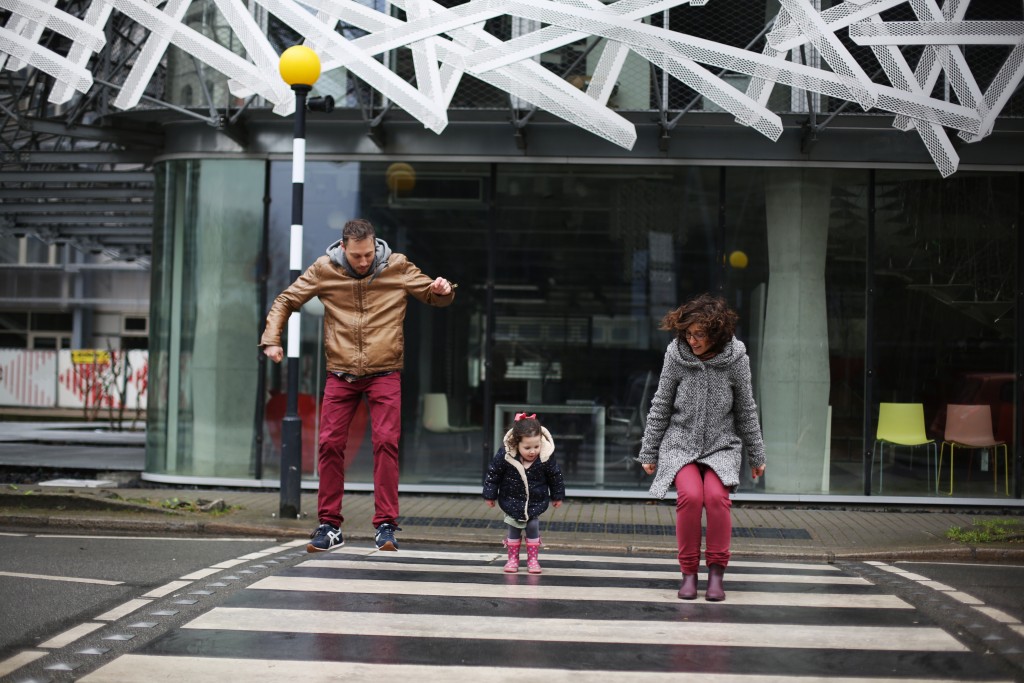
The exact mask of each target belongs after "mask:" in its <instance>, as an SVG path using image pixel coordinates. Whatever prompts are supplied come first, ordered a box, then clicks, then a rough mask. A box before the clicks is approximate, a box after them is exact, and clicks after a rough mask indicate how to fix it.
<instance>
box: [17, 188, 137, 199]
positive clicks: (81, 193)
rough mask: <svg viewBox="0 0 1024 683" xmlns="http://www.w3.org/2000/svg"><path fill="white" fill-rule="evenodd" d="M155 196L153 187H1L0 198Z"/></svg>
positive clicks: (123, 197) (122, 197)
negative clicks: (13, 188) (14, 188)
mask: <svg viewBox="0 0 1024 683" xmlns="http://www.w3.org/2000/svg"><path fill="white" fill-rule="evenodd" d="M134 197H143V198H146V199H149V200H152V198H153V188H151V187H143V188H130V187H128V188H125V187H33V188H23V189H18V190H3V189H0V199H5V200H9V199H62V200H63V199H132V198H134Z"/></svg>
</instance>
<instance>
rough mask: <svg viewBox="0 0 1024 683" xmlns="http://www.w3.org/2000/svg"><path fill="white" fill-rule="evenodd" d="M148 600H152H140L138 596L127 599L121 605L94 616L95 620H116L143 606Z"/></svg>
mask: <svg viewBox="0 0 1024 683" xmlns="http://www.w3.org/2000/svg"><path fill="white" fill-rule="evenodd" d="M150 602H152V600H141V599H138V598H136V599H135V600H129V601H128V602H126V603H124V604H123V605H120V606H118V607H115V608H114V609H112V610H110V611H109V612H105V613H103V614H101V615H99V616H98V617H96V621H117V620H118V619H120V618H121V617H123V616H125V615H126V614H131V613H132V612H134V611H135V610H137V609H139V608H140V607H145V606H146V605H148V604H149V603H150Z"/></svg>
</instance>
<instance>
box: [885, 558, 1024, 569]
mask: <svg viewBox="0 0 1024 683" xmlns="http://www.w3.org/2000/svg"><path fill="white" fill-rule="evenodd" d="M867 564H871V563H870V562H869V563H867ZM897 564H936V565H941V566H943V567H970V568H971V569H1024V564H993V565H986V564H976V563H974V562H929V561H927V560H899V561H898V562H897Z"/></svg>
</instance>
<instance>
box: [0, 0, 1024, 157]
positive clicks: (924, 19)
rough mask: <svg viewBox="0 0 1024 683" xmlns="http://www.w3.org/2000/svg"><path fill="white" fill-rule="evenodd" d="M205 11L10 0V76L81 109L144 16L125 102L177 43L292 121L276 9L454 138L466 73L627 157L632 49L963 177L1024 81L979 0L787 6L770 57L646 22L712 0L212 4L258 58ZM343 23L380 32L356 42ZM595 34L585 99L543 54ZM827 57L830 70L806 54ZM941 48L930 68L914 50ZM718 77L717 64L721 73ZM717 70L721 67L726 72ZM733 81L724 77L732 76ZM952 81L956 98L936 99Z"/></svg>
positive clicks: (1023, 43)
mask: <svg viewBox="0 0 1024 683" xmlns="http://www.w3.org/2000/svg"><path fill="white" fill-rule="evenodd" d="M192 1H193V0H152V1H147V0H93V2H92V3H91V5H90V6H89V8H88V10H87V11H86V12H85V14H84V16H82V17H81V18H78V17H75V16H71V15H69V14H68V13H66V12H64V11H62V10H61V9H59V8H58V7H57V2H56V0H0V8H3V9H5V10H8V11H9V12H10V16H9V19H8V21H7V24H6V26H4V27H2V28H0V67H3V68H6V69H12V70H18V69H22V68H25V67H34V68H36V69H39V70H41V71H43V72H45V73H47V74H49V75H50V76H52V77H53V78H54V79H55V81H56V85H55V87H54V88H53V89H52V91H51V92H50V94H49V100H50V101H51V102H53V103H63V102H66V101H68V100H69V99H70V98H71V97H72V96H73V94H74V92H75V91H78V92H83V93H84V92H87V91H88V90H89V88H90V87H92V84H93V76H92V74H91V73H90V71H89V70H88V68H87V67H88V63H89V59H90V57H91V55H92V54H93V53H96V52H97V51H99V50H100V49H102V47H103V46H104V44H105V37H104V26H105V24H106V23H107V21H108V20H109V18H110V15H111V12H112V11H113V10H117V11H118V12H120V13H122V14H124V15H126V16H128V17H130V18H131V19H132V20H134V21H135V22H137V23H138V24H140V25H142V26H143V27H144V28H145V29H147V30H148V31H149V36H148V38H147V39H146V41H145V43H144V45H143V47H142V50H141V52H140V54H139V56H138V58H137V59H136V60H135V62H134V64H133V66H132V68H131V71H130V73H129V75H128V77H127V79H126V80H125V82H124V84H123V86H122V88H121V91H120V93H119V95H118V97H117V99H116V101H115V105H116V106H117V107H119V108H122V109H131V108H133V107H135V106H136V105H137V104H138V102H139V100H140V98H141V97H142V94H143V91H144V89H145V87H146V85H147V84H148V83H149V81H150V79H151V78H152V77H153V74H154V72H155V70H156V68H157V65H158V63H159V62H160V60H161V59H162V57H163V55H164V52H165V51H166V50H167V48H168V46H169V45H172V44H173V45H175V46H177V47H179V48H181V49H182V50H184V51H186V52H187V53H188V54H190V55H193V56H194V57H195V58H197V59H199V60H201V61H202V62H203V63H205V64H207V65H209V66H210V67H212V68H214V69H216V70H218V71H220V72H221V73H223V74H224V75H226V76H227V77H228V79H229V88H230V90H231V92H232V94H234V95H236V96H239V97H246V96H249V95H258V96H260V97H263V98H265V99H266V100H267V101H268V102H269V103H270V104H271V105H272V106H273V107H274V111H276V112H277V113H278V114H282V115H287V114H290V113H291V111H292V109H293V107H294V99H293V98H292V96H291V91H290V90H289V89H288V88H287V86H285V85H284V83H283V82H282V81H281V79H280V77H279V76H278V74H277V69H276V64H277V59H278V55H277V53H276V52H275V50H274V49H273V47H272V46H271V44H270V43H269V41H268V40H267V37H266V36H265V35H264V33H263V31H262V30H261V29H260V27H259V25H258V24H257V22H256V21H255V20H254V18H253V13H252V5H253V4H256V5H259V6H261V7H262V8H263V9H265V10H266V11H267V12H269V13H271V14H273V15H274V16H276V17H277V18H278V19H280V20H281V21H282V22H284V23H285V24H287V25H288V26H290V27H291V28H292V29H294V30H295V31H297V32H298V33H299V34H301V35H302V36H304V37H305V40H306V42H307V44H309V45H310V46H311V47H313V48H314V49H315V50H317V51H318V53H319V54H320V56H321V59H322V63H323V70H324V72H327V71H330V70H332V69H338V68H345V69H348V70H349V71H351V72H352V73H354V74H355V75H357V76H358V77H359V78H360V79H362V80H363V81H365V82H366V83H368V84H369V85H371V86H372V87H373V88H375V89H377V90H378V91H379V92H380V93H382V94H383V95H384V96H385V97H387V98H388V99H390V100H392V101H393V102H394V103H395V104H396V105H397V106H399V107H401V108H403V109H405V110H406V111H407V112H409V113H410V114H411V115H412V116H414V117H415V118H416V119H418V120H419V121H421V122H422V123H423V125H424V126H426V127H427V128H429V129H430V130H432V131H435V132H437V133H440V132H441V131H443V130H444V128H445V126H446V125H447V122H448V118H447V109H448V106H449V104H450V102H451V100H452V97H453V95H454V93H455V90H456V87H457V86H458V84H459V81H460V79H461V78H462V76H463V75H464V74H467V73H468V74H471V75H472V76H474V77H476V78H478V79H480V80H482V81H484V82H486V83H489V84H491V85H493V86H494V87H496V88H499V89H501V90H503V91H505V92H507V93H509V95H510V96H512V97H513V98H516V100H517V101H519V102H527V103H530V104H532V105H534V106H536V107H538V108H541V109H544V110H547V111H549V112H551V113H552V114H554V115H556V116H558V117H560V118H562V119H564V120H565V121H568V122H570V123H572V124H574V125H576V126H579V127H580V128H583V129H585V130H588V131H591V132H592V133H594V134H595V135H598V136H600V137H602V138H605V139H607V140H610V141H612V142H614V143H615V144H617V145H620V146H622V147H624V148H626V149H631V148H632V146H633V144H634V143H635V141H636V130H635V128H634V126H633V125H632V124H631V123H630V122H629V121H627V120H626V119H625V118H624V117H622V116H620V115H619V114H617V113H616V112H615V111H613V110H611V109H609V108H608V106H607V103H608V99H609V95H610V93H611V91H612V87H613V86H614V84H615V82H616V80H617V79H618V78H619V76H620V72H621V70H622V68H623V64H624V63H625V58H626V56H627V54H628V53H629V52H630V51H632V52H633V53H635V54H637V55H639V56H640V57H642V58H644V59H646V60H648V61H649V62H651V63H652V64H654V65H656V66H657V67H659V68H661V69H663V70H664V71H665V72H666V73H668V74H670V75H671V76H672V77H674V78H676V79H679V80H680V81H682V82H683V83H685V84H686V85H688V86H689V87H690V88H692V89H693V90H695V91H696V92H698V93H700V94H701V95H702V96H703V97H705V98H707V99H708V100H710V101H712V102H714V103H715V104H717V105H718V106H719V107H721V108H722V109H724V110H726V111H728V112H730V113H731V114H733V115H734V116H735V118H736V121H737V122H738V123H740V124H742V125H746V126H750V127H753V128H754V129H756V130H757V131H759V132H760V133H762V134H763V135H765V136H767V137H768V138H770V139H772V140H776V139H777V138H778V137H779V135H780V134H781V133H782V121H781V119H780V118H779V116H778V115H777V114H775V113H774V112H772V111H771V110H770V109H768V108H767V102H768V97H769V95H770V94H771V91H772V89H773V87H774V86H775V85H776V84H784V85H788V86H791V87H793V88H796V89H803V90H807V91H811V92H814V93H821V94H825V95H828V96H830V97H833V98H841V99H845V100H849V101H851V102H854V103H856V104H857V105H859V106H860V107H861V108H863V109H864V110H866V111H867V110H876V111H885V112H889V113H892V114H894V115H895V120H894V121H893V125H894V126H895V127H896V128H898V129H901V130H905V131H910V130H916V131H917V132H918V134H919V135H920V136H921V139H922V140H923V142H924V144H925V146H926V147H927V149H928V152H929V153H930V154H931V157H932V159H933V160H934V162H935V164H936V166H937V167H938V169H939V171H940V172H941V173H942V175H944V176H948V175H950V174H952V173H954V172H955V171H956V168H957V165H958V162H959V158H958V156H957V153H956V150H955V148H954V146H953V144H952V142H951V141H950V138H949V132H948V131H949V130H952V131H955V132H956V134H958V135H959V137H960V138H962V139H963V140H964V141H966V142H976V141H978V140H980V139H982V138H984V137H985V136H987V135H988V134H990V133H991V132H992V128H993V124H994V121H995V118H996V116H998V114H999V113H1000V111H1001V110H1002V108H1003V107H1004V106H1005V104H1006V102H1007V101H1008V99H1009V98H1010V96H1011V95H1012V94H1013V92H1014V90H1015V89H1016V88H1017V86H1018V85H1019V84H1020V82H1021V80H1022V78H1024V22H1015V21H966V20H965V19H964V17H965V15H966V12H967V8H968V5H969V4H970V0H945V2H944V4H943V5H942V6H941V7H940V6H939V5H938V3H937V1H936V0H847V1H846V2H843V3H840V4H838V5H836V6H834V7H831V8H829V9H826V10H823V11H820V10H818V9H816V8H815V4H814V3H813V0H780V4H781V9H780V12H779V14H778V16H777V17H776V20H775V24H774V27H773V28H772V30H771V31H770V32H769V33H768V36H767V38H768V39H767V42H766V45H765V47H764V49H763V50H762V51H761V52H760V53H755V52H753V51H750V50H744V49H741V48H737V47H733V46H729V45H725V44H721V43H716V42H713V41H710V40H706V39H703V38H699V37H697V36H693V35H687V34H685V33H680V32H676V31H671V30H669V29H667V28H660V27H657V26H653V25H651V24H650V23H647V22H645V19H646V18H648V17H650V16H652V15H655V14H660V13H662V12H664V11H667V10H670V9H672V8H674V7H678V6H680V5H692V6H698V5H705V4H707V3H708V2H710V1H711V0H615V1H614V2H611V3H609V4H604V3H603V2H601V0H469V2H466V3H465V4H461V5H457V6H455V7H452V8H450V9H448V8H445V7H443V6H441V5H440V4H438V3H437V2H435V1H434V0H393V2H392V4H393V5H394V6H396V7H399V8H400V9H402V10H404V11H405V16H406V19H405V20H404V21H403V20H400V19H398V18H395V17H393V16H391V15H390V14H389V13H384V12H378V11H375V10H373V9H371V8H368V7H367V6H365V5H364V4H360V3H359V2H357V1H356V0H250V4H249V5H247V4H246V3H244V2H242V0H212V2H214V3H215V4H216V6H217V8H218V9H219V10H220V12H221V13H222V15H223V16H224V18H225V20H226V21H227V22H228V24H229V25H230V26H231V29H232V30H233V31H234V33H235V34H236V37H237V38H238V40H239V42H240V43H241V44H242V45H243V46H244V48H245V53H246V54H245V56H241V55H239V54H237V53H236V52H233V51H231V50H229V49H227V48H225V47H223V46H222V45H220V44H218V43H217V42H216V41H214V40H211V39H210V38H208V37H206V36H204V35H203V34H201V33H199V32H197V31H195V30H193V29H192V28H189V27H188V26H185V25H184V24H183V23H182V18H183V17H184V16H185V12H186V11H187V10H188V8H189V6H190V4H191V3H192ZM900 5H908V6H909V7H910V8H911V9H912V11H913V13H914V16H916V17H917V20H916V21H900V22H891V21H890V22H886V21H884V20H883V19H882V16H881V13H882V12H885V11H886V10H890V9H892V8H894V7H897V6H900ZM501 15H511V16H514V17H517V18H519V19H522V20H526V21H528V22H529V21H532V22H533V23H534V25H536V26H542V28H538V29H537V30H535V31H532V32H529V33H526V34H525V35H520V36H517V37H514V38H512V39H510V40H506V41H502V40H500V39H499V38H497V37H495V36H494V35H492V34H490V33H488V32H487V31H485V30H484V28H483V26H484V22H485V21H487V20H488V19H492V18H494V17H498V16H501ZM338 21H343V22H345V23H346V24H349V25H352V26H356V27H359V28H361V29H363V30H365V31H367V35H365V36H363V37H361V38H358V39H355V40H349V39H347V38H345V37H344V36H343V35H342V34H341V33H339V32H337V31H336V30H335V29H336V26H337V22H338ZM45 29H49V30H50V31H54V32H56V33H59V34H61V35H64V36H66V37H67V38H69V39H70V40H71V41H73V42H72V47H71V49H70V51H68V52H67V54H58V53H56V52H53V51H51V50H49V49H47V48H46V47H44V46H43V45H41V44H40V43H39V41H40V38H41V36H42V35H43V32H44V30H45ZM841 30H848V32H849V37H850V39H851V40H852V41H853V42H854V43H856V44H858V45H863V46H869V47H870V49H871V50H872V51H873V52H874V54H875V56H876V57H877V59H878V61H879V63H880V64H881V66H882V69H883V70H884V72H885V75H886V77H887V79H888V81H889V83H890V84H891V85H885V84H881V83H877V82H874V81H873V80H872V78H871V77H870V76H869V75H868V74H867V73H865V71H864V69H863V67H862V66H861V65H860V64H858V62H857V60H856V59H855V58H854V56H853V55H851V54H850V52H849V50H847V49H846V47H845V46H844V45H843V42H842V41H841V40H840V37H839V36H838V35H837V32H839V31H841ZM588 36H599V37H603V38H605V39H606V40H607V42H606V44H605V46H604V48H603V51H602V53H601V57H600V60H599V62H598V66H597V68H596V69H595V72H594V75H593V77H592V79H591V81H590V84H589V86H588V88H587V90H586V91H585V92H583V91H581V90H579V89H578V88H576V87H574V86H573V85H571V84H569V83H568V82H566V81H565V80H563V79H561V78H559V77H558V76H557V75H555V74H553V73H552V72H551V71H549V70H548V69H546V68H544V67H543V66H541V65H540V64H539V63H538V61H537V60H536V58H537V57H538V56H539V55H541V54H543V53H545V52H548V51H550V50H553V49H555V48H558V47H560V46H563V45H568V44H570V43H572V42H575V41H578V40H580V39H581V38H585V37H588ZM967 44H970V45H977V44H985V45H1007V46H1011V48H1010V50H1009V56H1008V57H1007V58H1006V60H1005V62H1004V64H1003V65H1002V67H1001V69H1000V70H999V72H998V74H997V75H996V77H995V78H994V79H993V80H992V82H991V84H990V85H988V87H987V88H986V89H985V90H984V91H982V89H981V88H980V87H979V85H978V81H977V80H976V79H975V77H974V75H973V74H972V73H971V70H970V68H969V67H968V64H967V60H966V59H965V57H964V53H963V51H962V49H961V46H963V45H967ZM808 45H810V46H813V48H814V49H815V50H816V51H817V53H818V54H820V56H821V61H822V62H823V64H821V65H820V66H814V65H808V64H804V63H803V60H802V59H799V58H798V56H797V55H796V51H799V50H800V49H801V48H802V47H804V46H808ZM910 45H913V46H925V51H924V54H923V56H922V57H921V58H920V59H919V60H918V63H917V65H916V67H914V68H911V66H910V64H909V63H908V61H907V60H906V58H905V57H904V54H903V52H902V51H901V49H900V48H901V47H902V46H910ZM398 47H408V48H410V49H411V51H412V54H413V63H414V68H415V74H416V81H415V85H412V84H410V83H408V82H406V80H404V79H403V78H401V77H399V76H398V75H397V74H396V73H394V72H393V71H391V70H389V69H388V68H387V67H386V66H385V65H384V64H382V62H381V61H379V60H378V59H376V57H377V56H378V55H380V54H381V53H384V52H386V51H388V50H392V49H395V48H398ZM709 67H710V68H709ZM712 69H714V71H713V70H712ZM721 70H726V71H728V72H732V73H740V74H746V75H748V76H750V77H751V78H750V81H749V85H748V86H747V88H746V91H745V92H743V91H740V90H738V89H737V88H735V87H734V86H732V85H731V84H730V83H728V82H727V81H726V80H725V79H723V78H722V77H720V75H719V73H720V72H721ZM716 72H718V73H716ZM942 75H944V76H945V78H946V81H947V82H948V83H949V84H950V86H951V88H950V89H951V91H952V93H953V94H954V95H955V101H949V100H947V99H939V98H936V97H934V96H933V95H932V92H933V90H934V88H935V85H936V83H937V82H938V79H939V78H940V76H942Z"/></svg>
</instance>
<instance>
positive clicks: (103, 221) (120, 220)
mask: <svg viewBox="0 0 1024 683" xmlns="http://www.w3.org/2000/svg"><path fill="white" fill-rule="evenodd" d="M14 222H15V225H16V226H17V227H20V226H32V227H35V226H40V225H51V226H61V225H109V226H111V227H112V228H116V227H117V226H119V225H131V226H138V227H144V226H152V225H153V220H152V219H151V218H146V217H145V216H81V215H61V216H18V217H17V218H16V219H15V221H14ZM61 229H62V230H63V229H64V228H61Z"/></svg>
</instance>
